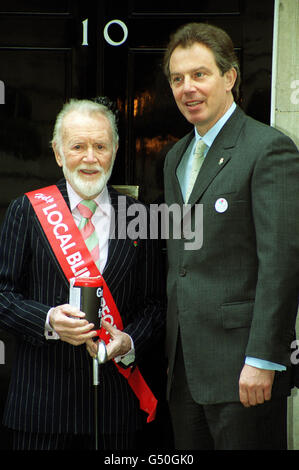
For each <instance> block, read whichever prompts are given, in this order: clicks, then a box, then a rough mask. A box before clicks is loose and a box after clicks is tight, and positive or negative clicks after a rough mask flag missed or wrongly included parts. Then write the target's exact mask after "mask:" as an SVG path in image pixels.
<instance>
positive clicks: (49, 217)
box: [26, 185, 157, 423]
mask: <svg viewBox="0 0 299 470" xmlns="http://www.w3.org/2000/svg"><path fill="white" fill-rule="evenodd" d="M26 196H27V197H28V199H29V201H30V202H31V204H32V206H33V208H34V210H35V213H36V215H37V217H38V220H39V221H40V223H41V226H42V228H43V230H44V232H45V234H46V236H47V238H48V241H49V243H50V245H51V247H52V250H53V252H54V254H55V256H56V258H57V260H58V261H59V264H60V266H61V268H62V270H63V272H64V274H65V276H66V277H67V279H68V280H69V281H70V280H71V279H72V278H76V277H79V276H80V277H81V276H86V277H97V276H99V275H101V273H100V271H99V270H98V268H97V266H96V264H95V263H94V261H93V259H92V257H91V254H90V252H89V250H88V249H87V246H86V244H85V242H84V240H83V237H82V235H81V233H80V231H79V229H78V227H77V225H76V224H75V222H74V219H73V216H72V214H71V212H70V210H69V208H68V206H67V204H66V202H65V200H64V198H63V196H62V194H61V192H60V191H59V189H58V188H57V186H56V185H53V186H48V187H46V188H42V189H38V190H35V191H31V192H29V193H26ZM102 278H103V277H102ZM103 284H104V298H105V303H106V305H105V307H104V309H103V310H106V311H107V312H109V315H111V316H112V317H113V323H112V324H113V325H115V326H116V327H117V328H118V329H119V330H122V329H123V323H122V319H121V316H120V314H119V311H118V308H117V306H116V305H115V302H114V299H113V297H112V295H111V292H110V290H109V288H108V286H107V284H106V283H105V280H104V279H103ZM100 337H101V339H103V340H104V341H105V343H108V341H109V335H107V332H104V331H103V329H102V330H101V331H100ZM114 364H115V365H116V367H117V368H118V371H119V372H120V373H121V374H122V375H123V376H124V377H125V378H126V379H127V381H128V383H129V385H130V387H131V388H132V390H133V391H134V393H135V394H136V396H137V398H138V399H139V403H140V408H141V409H142V410H143V411H145V412H146V413H147V414H148V417H147V422H148V423H149V422H150V421H152V420H154V419H155V415H156V408H157V400H156V398H155V396H154V395H153V393H152V392H151V390H150V389H149V387H148V385H147V384H146V382H145V380H144V379H143V377H142V375H141V373H140V371H139V369H138V367H134V368H129V369H123V368H121V367H120V366H118V364H117V363H116V362H114Z"/></svg>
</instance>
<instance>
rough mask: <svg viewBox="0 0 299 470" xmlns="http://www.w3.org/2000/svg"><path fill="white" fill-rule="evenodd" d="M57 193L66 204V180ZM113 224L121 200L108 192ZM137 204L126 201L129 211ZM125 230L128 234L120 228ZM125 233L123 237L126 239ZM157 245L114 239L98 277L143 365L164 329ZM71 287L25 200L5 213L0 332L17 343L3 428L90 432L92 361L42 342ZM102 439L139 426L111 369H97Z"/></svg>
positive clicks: (77, 350) (82, 351) (126, 390)
mask: <svg viewBox="0 0 299 470" xmlns="http://www.w3.org/2000/svg"><path fill="white" fill-rule="evenodd" d="M58 188H59V190H60V191H61V193H62V195H63V196H64V198H65V200H66V202H67V203H69V202H68V197H67V191H66V184H65V180H61V181H60V182H59V183H58ZM109 193H110V197H111V202H112V206H113V207H114V210H115V213H116V230H115V233H116V234H117V233H118V230H117V229H118V224H122V223H123V224H125V223H127V222H128V221H127V220H125V218H123V219H121V218H118V217H117V209H118V207H117V198H118V195H119V194H118V193H117V192H116V191H114V190H113V189H112V188H109ZM133 202H134V203H136V201H134V200H132V199H130V198H126V205H127V206H129V205H130V204H132V203H133ZM123 228H125V229H126V227H125V226H124V227H123ZM125 233H126V232H125ZM155 243H156V242H153V241H151V240H139V242H138V245H137V247H136V246H134V244H133V240H130V239H129V238H126V239H116V238H115V239H111V240H110V241H109V253H108V261H107V264H106V267H105V270H104V272H103V276H104V278H105V280H106V282H107V284H108V286H109V288H110V291H111V293H112V295H113V297H114V299H115V302H116V305H117V306H118V309H119V311H120V314H121V316H122V320H123V324H124V331H126V332H127V333H128V334H130V335H131V337H132V338H133V341H134V345H135V351H136V361H137V362H138V358H142V356H143V355H144V352H145V350H146V348H147V347H149V346H150V345H151V341H152V340H153V339H154V338H156V337H157V336H158V334H159V332H161V329H162V328H163V324H164V315H163V308H162V307H161V304H160V301H159V298H160V293H161V283H160V279H159V273H160V270H159V268H158V265H157V263H158V261H157V260H158V252H157V247H156V246H155ZM68 292H69V284H68V281H67V279H66V278H65V276H64V274H63V272H62V270H61V268H60V266H59V264H58V262H57V260H56V258H55V257H54V254H53V252H52V250H51V248H50V246H49V243H48V241H47V239H46V236H45V234H44V232H43V230H42V229H41V226H40V223H39V221H38V219H37V217H36V215H35V213H34V211H33V209H32V206H31V204H30V203H29V200H28V198H27V197H26V196H22V197H20V198H18V199H16V200H14V201H13V202H12V203H11V204H10V207H9V209H8V211H7V214H6V218H5V220H4V223H3V226H2V231H1V237H0V325H1V327H2V328H3V329H7V330H9V331H10V332H12V333H13V334H14V335H15V337H16V343H17V345H16V357H15V361H14V365H13V370H12V375H11V383H10V387H9V393H8V399H7V404H6V408H5V413H4V424H5V425H7V426H8V427H11V428H13V429H20V430H24V431H31V432H47V433H56V432H63V433H79V434H80V433H91V432H92V431H93V419H94V418H93V392H92V368H91V365H92V361H91V358H90V356H89V355H88V353H87V351H86V347H85V345H82V346H77V347H75V346H72V345H70V344H68V343H66V342H63V341H60V340H56V341H55V340H46V339H45V337H44V326H45V319H46V315H47V312H48V310H49V308H50V307H52V306H56V305H61V304H64V303H67V302H68ZM100 370H101V372H100V374H101V375H100V386H99V388H100V396H99V432H102V433H116V432H118V433H121V432H128V431H133V430H135V429H136V428H138V427H139V425H140V419H141V413H140V412H139V411H138V410H139V403H138V400H137V398H136V397H135V395H134V393H133V391H132V390H131V388H130V387H129V385H128V384H127V381H126V380H125V379H124V378H123V377H122V375H121V374H120V373H119V372H118V371H117V369H116V367H115V365H114V364H113V363H112V362H109V363H107V364H105V365H103V366H102V367H101V368H100Z"/></svg>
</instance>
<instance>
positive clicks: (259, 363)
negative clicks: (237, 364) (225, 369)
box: [245, 357, 286, 371]
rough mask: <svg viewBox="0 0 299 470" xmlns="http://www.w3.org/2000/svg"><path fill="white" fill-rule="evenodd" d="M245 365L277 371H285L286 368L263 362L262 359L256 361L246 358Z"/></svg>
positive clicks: (255, 359) (252, 358)
mask: <svg viewBox="0 0 299 470" xmlns="http://www.w3.org/2000/svg"><path fill="white" fill-rule="evenodd" d="M245 364H248V365H249V366H253V367H257V368H258V369H267V370H278V371H283V370H286V367H285V366H283V365H281V364H277V363H276V362H270V361H265V360H264V359H257V358H256V357H246V360H245Z"/></svg>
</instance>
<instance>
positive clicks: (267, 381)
mask: <svg viewBox="0 0 299 470" xmlns="http://www.w3.org/2000/svg"><path fill="white" fill-rule="evenodd" d="M274 375H275V371H274V370H266V369H258V368H257V367H253V366H249V365H247V364H245V365H244V367H243V369H242V372H241V375H240V380H239V395H240V401H241V403H242V404H243V405H244V406H245V407H246V408H248V407H249V406H255V405H259V404H261V403H264V401H268V400H270V399H271V392H272V384H273V380H274Z"/></svg>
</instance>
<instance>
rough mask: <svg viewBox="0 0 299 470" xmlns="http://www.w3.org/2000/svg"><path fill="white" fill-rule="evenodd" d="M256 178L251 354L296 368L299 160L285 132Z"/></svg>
mask: <svg viewBox="0 0 299 470" xmlns="http://www.w3.org/2000/svg"><path fill="white" fill-rule="evenodd" d="M274 135H275V136H274V137H273V139H272V140H271V142H269V143H268V144H267V146H266V148H265V149H261V153H263V155H261V156H260V158H259V159H258V161H257V163H256V166H255V169H254V172H253V175H252V208H253V217H254V224H255V232H256V244H257V256H258V277H257V285H256V297H255V305H254V315H253V321H252V324H251V330H250V337H249V342H248V346H247V350H246V355H247V356H251V357H256V358H259V359H264V360H267V361H271V362H276V363H279V364H282V365H286V366H288V365H290V345H291V342H292V340H293V338H294V328H295V319H296V313H297V300H298V292H299V156H298V150H297V149H296V147H295V145H294V144H293V142H292V141H291V140H290V139H289V138H288V137H286V136H284V135H283V134H280V133H276V132H275V134H274Z"/></svg>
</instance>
